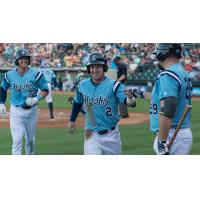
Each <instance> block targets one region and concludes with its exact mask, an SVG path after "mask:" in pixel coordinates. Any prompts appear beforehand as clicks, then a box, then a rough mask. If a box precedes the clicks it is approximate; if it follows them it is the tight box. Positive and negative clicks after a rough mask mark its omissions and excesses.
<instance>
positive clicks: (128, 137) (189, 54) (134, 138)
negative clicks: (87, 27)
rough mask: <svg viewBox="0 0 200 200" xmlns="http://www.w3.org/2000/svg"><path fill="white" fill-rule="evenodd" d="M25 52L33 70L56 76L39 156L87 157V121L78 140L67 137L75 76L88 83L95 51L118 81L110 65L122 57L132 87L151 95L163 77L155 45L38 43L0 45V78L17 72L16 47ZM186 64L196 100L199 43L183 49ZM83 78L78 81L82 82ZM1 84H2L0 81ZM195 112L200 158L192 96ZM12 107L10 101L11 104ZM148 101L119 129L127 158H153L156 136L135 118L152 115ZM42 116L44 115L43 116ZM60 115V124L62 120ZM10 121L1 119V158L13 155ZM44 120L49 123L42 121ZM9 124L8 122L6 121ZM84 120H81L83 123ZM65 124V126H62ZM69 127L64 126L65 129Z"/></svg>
mask: <svg viewBox="0 0 200 200" xmlns="http://www.w3.org/2000/svg"><path fill="white" fill-rule="evenodd" d="M19 47H25V48H27V49H29V50H30V52H31V54H32V56H33V58H32V63H31V65H32V67H37V68H38V67H40V66H41V65H43V64H48V65H49V67H51V68H52V70H53V71H55V73H56V76H57V84H56V83H54V90H55V92H54V95H53V97H54V107H55V109H57V110H56V112H57V120H55V121H48V119H47V118H48V117H47V115H45V113H46V112H47V104H46V102H45V101H42V102H41V103H40V105H39V107H40V114H39V115H40V119H39V122H40V124H43V126H40V127H39V128H38V129H37V135H36V139H37V144H36V154H51V155H55V154H59V155H78V154H83V133H82V132H83V129H82V127H81V123H82V122H83V119H82V116H80V117H79V118H80V123H79V125H80V126H79V128H78V129H77V133H76V134H75V135H69V134H68V133H67V129H66V127H67V119H68V116H69V112H70V108H71V104H70V103H69V102H68V101H67V99H68V97H69V96H73V91H74V89H75V87H76V85H77V83H78V81H80V80H78V79H77V74H79V73H81V76H80V77H81V78H86V77H87V74H86V67H85V63H86V62H87V56H88V54H89V53H91V52H93V51H98V52H101V53H104V54H105V55H106V58H107V59H108V66H109V71H108V75H109V76H111V77H113V78H116V66H115V65H114V63H113V62H112V60H113V58H114V57H115V56H116V55H120V56H121V57H122V58H123V61H124V62H125V63H126V64H127V69H128V74H129V75H128V83H127V85H128V87H129V86H136V87H139V88H140V89H142V90H149V91H150V90H151V89H152V86H153V84H154V81H155V78H156V76H157V74H158V73H159V69H158V68H157V67H156V64H157V63H156V60H155V58H154V57H153V56H152V55H151V52H152V51H153V49H154V44H147V43H145V44H133V43H131V44H130V43H127V44H123V43H119V44H101V43H98V44H88V43H83V44H74V43H73V44H72V43H63V44H57V43H48V44H47V43H40V44H36V43H35V44H29V43H26V44H21V43H20V44H13V43H12V44H2V43H1V44H0V78H2V76H3V74H4V73H5V72H6V71H8V70H9V69H11V68H12V67H13V62H14V53H15V51H16V49H17V48H19ZM182 49H183V59H182V62H183V64H184V66H185V69H186V70H187V71H188V73H190V75H191V77H192V82H193V96H200V44H182ZM66 72H68V74H70V75H71V77H72V85H71V86H70V87H69V88H68V89H69V90H70V92H67V93H66V92H64V91H62V90H63V87H62V84H63V83H64V82H65V80H66ZM80 77H79V78H80ZM0 81H1V80H0ZM192 103H193V109H192V131H193V133H194V144H193V148H192V152H191V154H200V148H199V147H198V144H199V133H198V132H199V128H200V127H199V126H200V125H199V124H198V121H197V117H198V113H199V111H200V108H199V106H198V104H199V98H198V97H193V102H192ZM7 107H9V101H7ZM148 109H149V102H147V101H142V100H139V101H138V104H137V108H136V109H129V113H133V115H132V118H131V119H129V121H130V124H128V125H127V124H125V123H123V125H120V129H121V133H122V152H123V154H130V155H137V154H153V150H152V143H153V139H154V137H153V135H152V134H151V133H150V131H149V128H148V127H149V124H148V120H147V121H145V122H143V123H142V124H135V123H134V122H135V121H136V120H137V115H136V114H137V113H141V114H144V115H145V116H148ZM42 113H43V116H41V115H42ZM59 115H62V117H61V118H62V120H61V118H60V119H58V116H59ZM8 117H9V116H7V119H5V120H3V119H0V154H10V149H11V135H10V130H9V128H8ZM44 118H46V121H45V120H43V119H44ZM6 120H7V121H6ZM81 120H82V121H81ZM60 121H62V122H63V123H62V126H59V123H60ZM65 126H66V127H65Z"/></svg>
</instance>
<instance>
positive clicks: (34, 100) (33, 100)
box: [26, 97, 38, 106]
mask: <svg viewBox="0 0 200 200" xmlns="http://www.w3.org/2000/svg"><path fill="white" fill-rule="evenodd" d="M37 102H38V98H37V97H28V98H27V99H26V105H27V106H34V105H35V104H36V103H37Z"/></svg>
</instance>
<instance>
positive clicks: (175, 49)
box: [152, 43, 181, 61]
mask: <svg viewBox="0 0 200 200" xmlns="http://www.w3.org/2000/svg"><path fill="white" fill-rule="evenodd" d="M152 54H155V55H156V58H157V60H158V61H164V60H165V59H166V58H167V57H169V56H176V57H177V58H178V59H180V58H181V45H180V44H175V43H169V44H168V43H157V44H156V46H155V50H154V51H153V52H152Z"/></svg>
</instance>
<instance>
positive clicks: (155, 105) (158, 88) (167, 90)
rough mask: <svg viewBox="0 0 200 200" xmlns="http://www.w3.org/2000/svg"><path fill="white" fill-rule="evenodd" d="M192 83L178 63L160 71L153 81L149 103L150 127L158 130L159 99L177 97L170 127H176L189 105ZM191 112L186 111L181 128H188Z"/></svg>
mask: <svg viewBox="0 0 200 200" xmlns="http://www.w3.org/2000/svg"><path fill="white" fill-rule="evenodd" d="M191 93H192V84H191V80H190V77H189V74H188V73H187V72H186V71H185V70H184V68H183V67H182V65H181V64H180V63H177V64H174V65H172V66H170V67H169V68H168V69H167V70H165V71H163V72H161V73H160V74H159V76H158V77H157V80H156V81H155V85H154V87H153V90H152V97H151V104H150V129H151V130H152V131H153V132H155V131H158V128H159V124H158V121H159V119H158V116H159V112H160V101H161V100H162V99H164V98H166V97H176V98H177V108H176V112H175V116H174V118H173V119H172V128H173V127H174V128H176V127H177V126H178V123H179V121H180V119H181V117H182V115H183V113H184V108H185V106H186V105H191ZM190 121H191V113H188V115H187V117H186V118H185V120H184V122H183V124H182V125H181V128H189V127H190Z"/></svg>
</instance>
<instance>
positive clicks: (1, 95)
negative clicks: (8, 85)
mask: <svg viewBox="0 0 200 200" xmlns="http://www.w3.org/2000/svg"><path fill="white" fill-rule="evenodd" d="M6 98H7V91H6V90H4V88H3V87H0V103H3V104H5V102H6Z"/></svg>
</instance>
